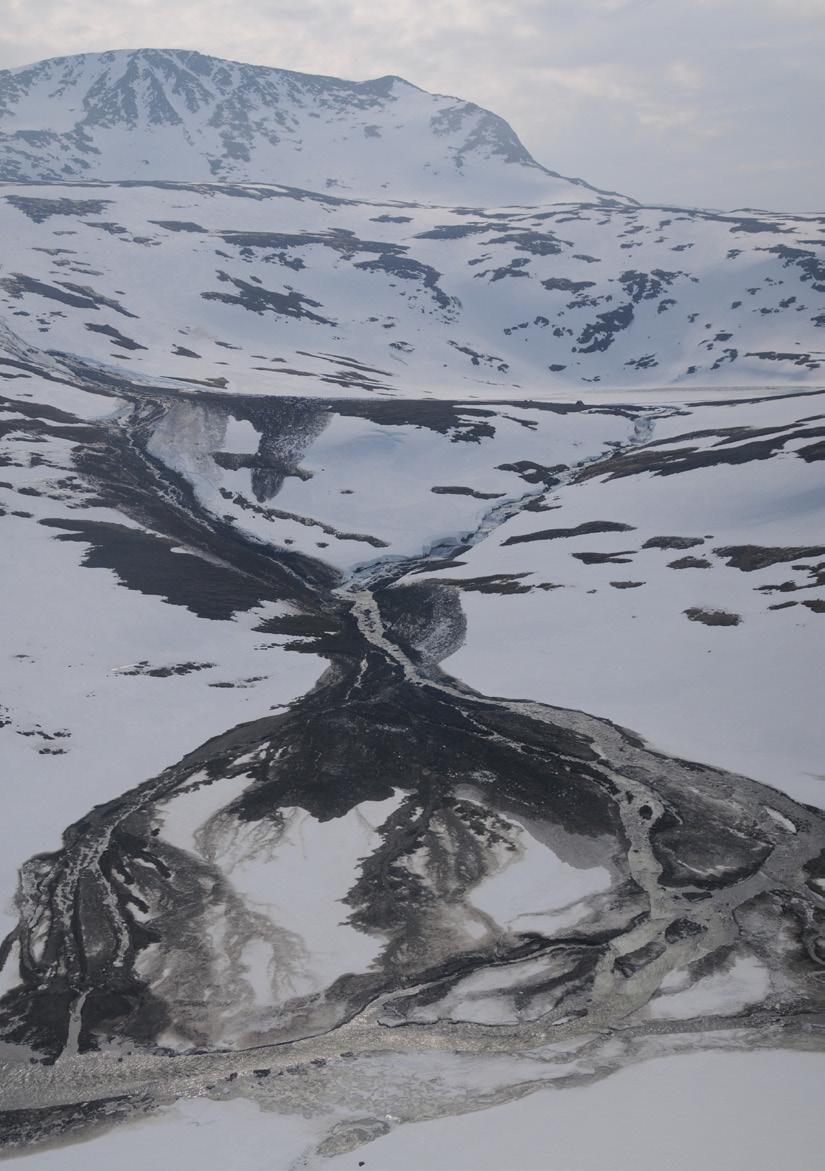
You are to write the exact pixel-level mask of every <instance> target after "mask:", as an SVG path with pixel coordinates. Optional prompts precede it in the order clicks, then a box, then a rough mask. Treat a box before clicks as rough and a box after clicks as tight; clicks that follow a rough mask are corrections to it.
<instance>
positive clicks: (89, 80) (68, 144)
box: [0, 49, 628, 205]
mask: <svg viewBox="0 0 825 1171" xmlns="http://www.w3.org/2000/svg"><path fill="white" fill-rule="evenodd" d="M0 179H5V180H38V181H40V180H55V179H62V180H65V179H105V180H113V179H117V180H123V179H173V180H178V181H183V182H187V183H190V182H191V183H197V182H204V181H213V182H214V181H222V182H227V181H230V182H249V181H253V182H270V183H280V184H286V185H288V186H293V187H305V188H309V189H311V190H313V191H328V190H334V191H336V192H339V193H341V194H345V195H355V196H366V197H369V196H380V197H388V196H389V197H392V198H396V199H399V198H400V199H413V200H424V201H431V202H435V203H446V204H455V203H472V204H474V205H475V204H513V203H540V202H541V203H546V202H552V201H555V200H579V199H587V200H594V201H601V200H607V201H614V200H619V201H620V202H622V203H627V202H628V200H627V199H625V198H624V197H622V196H616V195H614V194H612V193H607V192H601V191H596V190H595V189H594V188H592V187H590V186H589V185H588V184H587V183H584V182H582V181H581V180H579V179H566V178H563V177H562V176H560V175H557V174H555V173H554V172H552V171H548V170H546V169H545V168H544V167H542V166H540V165H539V164H538V163H537V162H536V161H535V160H534V159H533V158H532V157H531V156H530V154H529V153H528V152H527V151H526V150H525V148H524V147H523V146H522V144H521V142H520V141H519V139H518V138H517V136H516V135H515V133H514V132H513V130H512V129H511V128H510V126H508V125H507V123H506V122H505V121H503V119H501V118H499V117H497V116H496V115H495V114H492V113H490V112H489V111H488V110H483V109H481V108H480V107H479V106H476V105H473V103H472V102H464V101H461V100H460V99H458V98H452V97H444V96H443V95H437V94H430V93H426V92H425V91H424V90H421V89H418V88H417V87H416V86H414V85H410V83H409V82H407V81H404V80H403V79H402V78H400V77H379V78H376V79H375V80H373V81H364V82H352V81H341V80H339V79H338V78H334V77H317V76H313V75H310V74H304V73H293V72H291V71H289V70H285V69H268V68H265V67H261V66H254V65H241V64H237V63H236V62H231V61H221V60H218V59H216V58H214V57H205V56H203V55H202V54H200V53H194V52H188V51H179V50H163V49H138V50H135V51H128V52H126V51H123V52H110V53H91V54H83V55H82V56H76V57H60V58H56V59H54V60H49V61H41V62H39V63H38V64H36V65H31V66H26V67H24V68H21V69H11V70H4V71H2V72H0Z"/></svg>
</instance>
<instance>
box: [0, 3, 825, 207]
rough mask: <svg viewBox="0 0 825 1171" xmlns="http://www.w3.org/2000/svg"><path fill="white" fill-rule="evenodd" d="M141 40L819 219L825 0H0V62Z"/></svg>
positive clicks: (676, 189) (669, 189)
mask: <svg viewBox="0 0 825 1171" xmlns="http://www.w3.org/2000/svg"><path fill="white" fill-rule="evenodd" d="M143 46H152V47H157V48H187V49H199V50H200V51H201V52H204V53H211V54H214V55H216V56H222V57H231V58H233V59H235V60H240V61H249V62H253V63H255V64H261V65H277V66H281V67H283V68H288V69H298V70H303V71H306V72H310V73H327V74H334V75H336V76H339V77H346V78H352V79H355V80H363V79H366V78H370V77H377V76H381V75H383V74H387V73H396V74H399V75H400V76H402V77H405V78H406V79H407V80H408V81H412V82H414V83H415V84H416V85H420V86H422V87H423V88H425V89H429V90H434V91H436V92H439V93H448V94H456V95H458V96H460V97H463V98H467V99H470V100H472V101H475V102H478V103H479V105H482V106H487V107H488V108H490V109H492V110H495V112H496V113H498V114H501V115H502V116H503V117H505V118H506V119H507V120H508V121H509V122H510V123H511V124H512V125H513V127H514V128H515V129H516V131H517V132H518V134H519V135H520V137H521V138H522V140H523V141H524V143H525V145H526V146H527V147H528V149H529V150H530V151H531V152H532V153H533V155H534V156H535V157H536V158H537V159H538V160H539V161H540V162H542V163H544V164H545V165H546V166H548V167H551V168H552V169H553V170H558V171H561V172H562V173H564V174H568V175H575V176H580V177H582V178H586V179H587V180H589V181H590V182H592V183H595V184H596V185H598V186H600V187H609V188H613V189H615V190H619V191H623V192H625V193H627V194H629V195H633V196H635V197H636V198H637V199H641V200H643V201H649V202H665V203H667V202H675V203H686V204H695V205H701V206H710V207H724V208H733V207H764V208H776V209H786V210H789V211H825V150H823V146H825V132H823V122H825V81H824V80H823V78H825V67H824V66H823V61H825V0H69V2H68V3H67V0H0V67H7V66H13V65H24V64H27V63H29V62H31V61H36V60H38V59H40V58H42V57H54V56H61V55H64V54H69V53H81V52H90V51H96V50H101V49H113V48H137V47H143Z"/></svg>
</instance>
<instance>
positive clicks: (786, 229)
mask: <svg viewBox="0 0 825 1171" xmlns="http://www.w3.org/2000/svg"><path fill="white" fill-rule="evenodd" d="M0 238H2V240H3V242H4V243H3V248H2V250H1V251H0V315H2V320H3V322H4V323H5V325H4V329H5V336H6V338H7V341H6V342H4V343H3V345H4V348H5V349H6V357H7V360H9V359H10V360H11V361H13V362H16V361H19V351H20V350H21V347H22V348H23V349H24V350H25V349H26V347H29V348H30V349H31V348H33V349H34V350H36V351H37V352H38V353H39V355H40V356H39V357H38V358H37V360H36V362H35V365H36V364H37V363H38V362H39V363H40V364H42V363H43V362H49V361H53V360H55V357H54V356H55V355H58V356H59V355H63V356H64V357H63V358H62V359H60V360H63V361H69V362H70V363H74V364H75V366H76V365H77V361H78V360H80V361H81V362H82V363H84V364H86V365H89V364H91V365H93V366H99V367H101V368H103V369H104V370H106V371H108V372H109V374H111V372H112V371H113V370H116V371H118V373H119V375H125V376H126V377H127V378H131V379H138V380H142V381H146V380H150V381H153V382H158V381H166V382H168V384H169V385H170V386H177V387H180V386H181V385H186V384H192V385H207V386H212V387H215V388H219V389H228V390H231V391H232V392H254V393H272V392H275V393H284V392H287V393H290V394H313V393H321V394H324V395H327V394H329V393H330V389H331V388H332V389H333V390H334V391H335V392H337V393H349V394H352V393H363V392H364V391H376V392H380V393H383V394H387V393H390V394H396V395H413V396H415V395H421V394H436V395H440V396H442V397H443V396H446V397H451V396H455V395H456V394H462V395H466V394H476V395H479V396H484V397H488V398H489V397H502V396H505V397H506V396H510V397H525V396H528V395H530V396H536V395H538V396H542V395H547V394H562V393H572V394H574V396H575V397H578V395H579V393H580V392H581V391H582V390H585V389H591V388H593V387H595V386H598V387H599V389H601V390H604V389H606V388H611V387H619V388H632V387H661V386H664V385H680V386H685V387H688V388H701V387H707V386H717V385H718V386H727V387H731V386H771V385H784V384H792V385H796V384H817V383H818V382H821V379H822V368H823V362H825V332H823V330H825V218H823V217H818V216H814V215H807V216H789V215H787V216H786V215H781V214H773V213H766V212H753V211H738V212H732V213H720V212H709V211H697V210H689V209H688V210H684V209H678V208H660V207H642V206H640V205H638V204H636V203H635V202H633V201H632V200H628V199H626V198H624V197H615V196H612V195H610V193H605V192H599V191H597V190H595V189H594V188H591V187H589V186H588V185H587V184H585V183H582V182H581V181H580V180H567V179H562V178H560V177H559V176H557V175H555V174H554V173H553V172H551V171H548V170H546V169H545V168H544V167H542V166H540V165H539V164H538V163H537V162H535V160H533V159H532V158H531V157H530V155H529V154H528V153H527V152H526V151H525V150H524V148H523V146H522V145H521V143H520V142H519V140H518V138H517V137H516V135H515V134H514V133H513V131H512V130H511V129H510V127H509V126H508V125H507V124H506V123H505V122H503V121H502V120H501V119H500V118H497V117H496V116H495V115H494V114H491V113H489V112H487V111H485V110H481V109H479V107H477V106H474V105H471V104H470V103H467V102H461V101H459V100H457V99H454V98H444V97H438V96H434V95H432V94H428V93H425V92H424V91H423V90H420V89H417V88H416V87H415V86H413V85H410V84H408V83H407V82H405V81H402V80H401V79H399V78H393V77H387V78H382V79H379V80H378V81H372V82H363V83H354V82H346V81H338V80H336V79H333V78H323V77H314V76H309V75H304V74H298V73H290V72H287V71H284V70H278V69H265V68H259V67H253V66H247V65H237V64H234V63H231V62H226V61H219V60H216V59H215V58H210V57H204V56H201V55H200V54H198V53H191V52H181V51H171V50H137V51H134V52H111V53H102V54H90V55H85V56H79V57H65V58H58V59H56V60H51V61H44V62H41V63H40V64H37V65H33V66H30V67H27V68H23V69H17V70H10V71H6V72H5V73H3V74H0ZM15 338H16V340H14V339H15ZM48 355H51V357H49V356H48ZM14 368H15V369H18V367H14ZM107 376H108V375H107Z"/></svg>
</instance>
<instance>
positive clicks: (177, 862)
mask: <svg viewBox="0 0 825 1171" xmlns="http://www.w3.org/2000/svg"><path fill="white" fill-rule="evenodd" d="M240 98H242V99H243V100H242V101H241V100H240ZM244 111H246V114H244V113H243V112H244ZM250 111H251V112H252V113H253V114H254V115H255V116H254V117H252V116H251V115H250V116H249V117H247V116H246V115H247V114H250ZM273 111H275V113H274V114H273ZM69 114H72V117H69V116H68V115H69ZM270 117H271V118H272V119H273V120H272V121H270V122H267V121H266V119H268V118H270ZM285 130H286V131H288V133H282V132H283V131H285ZM391 139H392V140H394V141H395V143H396V145H397V146H403V147H404V152H405V153H404V157H405V159H406V163H407V166H406V170H405V169H404V168H402V169H401V170H399V172H398V175H397V176H396V180H397V188H398V189H397V190H392V191H390V190H387V189H386V188H385V187H384V184H383V183H382V182H381V176H382V173H383V172H382V167H383V163H382V158H383V157H385V156H384V155H383V153H382V152H384V151H385V150H386V149H388V147H387V142H386V141H384V140H387V141H388V140H391ZM382 142H383V145H382ZM345 144H347V145H345ZM402 153H403V152H402ZM141 160H149V161H146V162H141ZM150 162H151V165H152V167H161V166H162V167H166V168H170V169H169V170H167V172H166V174H165V175H157V174H151V175H148V176H146V177H145V178H144V172H143V171H141V170H140V168H141V167H144V166H149V165H150ZM276 164H277V167H276ZM175 167H178V168H179V169H180V173H179V174H177V173H173V172H174V168H175ZM129 168H132V169H131V170H130V169H129ZM135 168H138V170H137V171H135ZM255 168H260V169H259V170H258V171H256V170H255ZM313 168H314V169H313ZM319 168H321V169H319ZM324 168H332V169H335V168H337V169H338V171H339V172H340V174H339V176H338V179H337V180H336V181H335V182H332V183H331V182H329V181H328V180H325V179H324V175H325V174H326V171H325V170H324ZM274 169H277V173H278V176H279V178H280V179H281V180H282V181H284V182H288V183H289V184H291V186H289V187H287V186H275V185H273V184H271V183H267V184H262V183H260V182H257V181H256V180H257V179H258V178H259V176H260V174H262V173H264V171H266V172H267V173H270V172H271V171H272V170H274ZM250 171H251V172H252V173H250ZM0 176H2V177H3V178H4V179H5V180H6V183H5V185H4V186H3V188H2V191H0V230H1V231H2V240H3V248H2V255H0V312H2V321H0V348H1V349H2V354H0V375H2V378H3V396H2V399H1V400H0V408H1V409H2V414H0V439H2V450H0V461H1V463H0V532H2V535H3V537H4V541H5V543H4V548H3V557H2V561H0V589H2V596H3V599H4V602H5V605H4V606H3V607H2V608H0V630H1V631H2V633H0V655H1V656H2V676H3V691H2V695H1V696H0V704H2V708H1V709H0V753H2V761H3V766H4V767H3V775H2V786H3V788H2V792H3V796H4V819H3V828H2V831H1V832H2V841H1V842H0V844H1V845H2V851H1V852H0V858H1V859H2V862H0V895H2V899H3V906H2V912H3V935H4V937H5V942H4V943H3V946H2V952H0V960H1V961H2V970H0V981H2V985H1V988H2V993H3V999H2V1001H0V1038H1V1039H0V1061H2V1071H1V1072H2V1077H0V1111H1V1113H0V1120H2V1132H1V1133H2V1141H3V1149H4V1153H5V1154H6V1156H7V1157H8V1158H9V1159H10V1161H11V1162H12V1163H14V1164H15V1165H16V1164H17V1163H19V1164H20V1166H21V1167H32V1168H35V1167H36V1168H38V1171H39V1168H41V1167H42V1168H48V1169H51V1168H54V1169H55V1171H74V1168H76V1167H78V1166H81V1165H82V1166H84V1167H87V1166H88V1167H96V1166H101V1167H103V1166H111V1165H115V1164H116V1165H117V1166H119V1167H123V1168H126V1169H128V1168H138V1167H140V1168H144V1167H145V1166H146V1165H147V1163H152V1162H155V1163H158V1164H162V1165H166V1163H167V1162H168V1160H169V1151H170V1150H173V1151H174V1157H175V1162H176V1165H177V1166H180V1167H183V1168H191V1169H192V1171H211V1169H214V1171H228V1169H230V1168H231V1169H232V1171H253V1169H255V1171H258V1169H259V1171H275V1169H277V1171H282V1169H286V1168H295V1169H296V1171H297V1169H299V1168H306V1169H309V1168H314V1169H318V1171H321V1169H323V1168H325V1167H329V1168H354V1167H360V1166H363V1167H366V1168H382V1169H383V1168H386V1169H389V1168H398V1169H410V1171H412V1169H415V1171H440V1169H444V1171H447V1169H455V1171H458V1169H460V1168H471V1167H472V1168H482V1167H486V1168H490V1169H491V1171H492V1169H496V1171H498V1169H502V1171H503V1169H505V1168H514V1167H525V1168H530V1167H536V1168H538V1167H542V1168H546V1169H551V1171H565V1169H568V1171H569V1169H571V1168H577V1169H578V1171H617V1169H623V1168H631V1167H632V1168H634V1169H639V1171H648V1169H650V1171H654V1168H655V1169H656V1171H658V1169H659V1168H661V1167H663V1166H668V1167H673V1168H693V1167H696V1166H698V1165H702V1166H704V1167H707V1168H709V1169H712V1171H738V1169H739V1168H745V1167H747V1168H748V1169H749V1171H762V1169H767V1168H771V1169H772V1168H773V1167H775V1166H776V1165H777V1163H778V1162H780V1161H784V1162H785V1164H786V1165H789V1166H792V1167H794V1168H799V1169H800V1171H807V1169H808V1168H810V1169H813V1168H815V1167H818V1166H819V1162H820V1158H819V1152H820V1150H821V1137H822V1128H821V1110H820V1108H819V1103H818V1098H817V1096H816V1090H815V1087H816V1086H818V1081H819V1078H820V1076H821V1074H822V1072H823V1066H824V1065H825V1057H824V1056H823V1049H822V1034H821V1021H822V1011H823V993H822V975H821V974H822V964H823V962H825V944H824V943H823V924H825V904H823V898H825V862H823V859H825V799H824V796H825V774H823V768H825V766H824V765H823V760H825V753H823V747H825V744H824V743H823V742H824V741H825V735H823V732H822V722H821V715H820V709H821V706H822V693H823V688H822V669H821V664H822V660H823V641H825V516H823V512H825V487H824V486H823V481H822V474H821V468H822V460H823V456H825V392H823V390H822V389H821V385H820V384H821V357H822V355H821V353H820V352H819V351H818V349H817V347H818V346H819V345H820V343H819V342H818V340H817V339H818V338H819V337H820V336H821V331H822V328H823V322H825V305H823V300H822V293H823V288H825V283H824V282H825V276H823V270H822V263H823V262H822V234H821V220H820V219H819V218H818V217H815V216H808V217H790V216H783V215H779V214H774V213H765V212H751V211H740V212H735V213H725V214H722V213H716V212H698V211H692V210H687V211H686V210H680V209H660V208H641V207H638V206H637V205H635V204H634V203H633V201H632V200H629V199H627V198H626V197H616V196H612V195H611V194H610V193H606V192H598V191H594V190H593V189H592V188H587V187H586V185H585V186H584V187H583V186H582V185H581V184H580V183H576V182H575V181H569V180H565V179H563V178H561V177H560V176H557V175H554V174H553V173H552V172H547V171H545V170H544V168H541V167H539V166H538V164H536V163H535V161H534V160H531V159H530V157H529V155H527V154H526V152H525V151H524V149H523V147H521V144H520V143H518V140H517V139H516V137H515V135H514V134H513V132H512V131H511V130H510V128H509V127H507V126H506V124H504V123H502V122H501V121H500V120H499V119H496V118H495V116H494V115H490V114H488V113H487V112H486V111H481V110H479V109H478V108H477V107H473V106H471V105H469V104H467V103H459V102H457V100H456V99H446V98H441V97H439V96H437V95H435V96H434V95H428V94H424V93H423V91H420V90H416V89H415V87H411V86H409V85H408V84H407V83H405V82H402V81H400V79H394V78H385V79H379V80H378V81H377V82H369V83H360V84H355V83H347V82H339V81H336V80H335V79H329V78H326V79H325V78H307V77H303V76H302V75H296V74H289V73H287V72H284V71H272V70H255V69H251V68H250V67H245V66H237V65H234V64H233V63H226V62H217V61H215V60H214V59H209V58H202V57H200V56H199V55H197V54H186V53H181V52H167V51H154V50H147V51H142V52H139V53H137V54H101V55H89V56H88V57H84V58H67V59H60V60H59V61H56V62H45V63H41V64H40V65H38V66H34V67H32V68H31V69H27V70H19V71H5V72H4V73H3V74H0ZM124 179H129V180H130V182H122V181H119V182H118V181H114V180H124ZM10 180H14V182H11V181H10ZM44 180H45V181H44ZM136 180H139V181H136ZM161 180H173V181H161ZM310 187H314V190H307V189H306V188H310ZM298 188H300V189H298ZM465 191H472V192H475V193H476V196H475V199H467V200H466V201H465V200H464V199H463V192H465ZM458 192H460V193H462V194H461V195H459V194H457V193H458ZM405 194H406V198H405ZM571 199H575V200H579V201H584V202H576V203H571V202H569V200H571ZM476 200H478V201H480V202H482V203H485V204H486V205H487V206H484V207H478V206H475V202H476ZM562 201H564V202H562ZM464 202H466V203H468V204H471V206H459V204H460V203H464ZM497 203H498V204H499V206H494V204H497ZM528 203H529V205H528ZM18 881H19V886H18ZM16 888H17V894H16V895H15V893H14V892H15V889H16ZM594 1120H597V1122H598V1125H595V1124H594Z"/></svg>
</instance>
